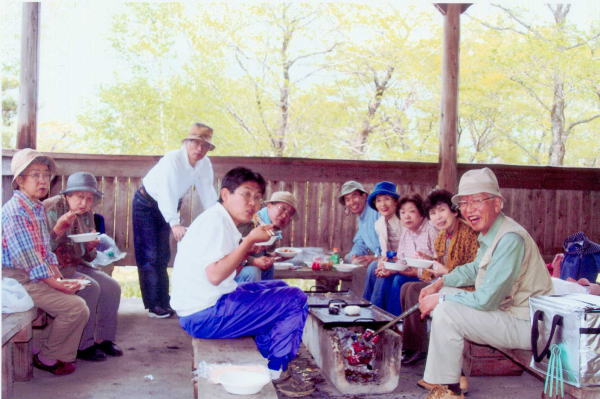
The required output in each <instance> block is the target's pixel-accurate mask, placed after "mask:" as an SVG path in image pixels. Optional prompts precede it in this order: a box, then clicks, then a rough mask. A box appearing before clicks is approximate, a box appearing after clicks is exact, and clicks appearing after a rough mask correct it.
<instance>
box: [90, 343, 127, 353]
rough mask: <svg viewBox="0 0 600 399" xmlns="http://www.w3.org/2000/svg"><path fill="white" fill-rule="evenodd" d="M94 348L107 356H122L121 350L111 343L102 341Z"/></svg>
mask: <svg viewBox="0 0 600 399" xmlns="http://www.w3.org/2000/svg"><path fill="white" fill-rule="evenodd" d="M96 347H97V348H98V349H100V350H101V351H102V352H104V353H105V354H107V355H108V356H123V350H122V349H121V348H119V346H118V345H117V344H115V343H114V342H112V341H102V342H101V343H99V344H96Z"/></svg>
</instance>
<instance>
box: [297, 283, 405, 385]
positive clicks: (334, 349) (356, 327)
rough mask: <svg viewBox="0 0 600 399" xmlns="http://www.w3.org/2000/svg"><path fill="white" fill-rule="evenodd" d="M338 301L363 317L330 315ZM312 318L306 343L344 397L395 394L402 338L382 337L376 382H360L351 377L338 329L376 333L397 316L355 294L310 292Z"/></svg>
mask: <svg viewBox="0 0 600 399" xmlns="http://www.w3.org/2000/svg"><path fill="white" fill-rule="evenodd" d="M332 301H333V302H337V303H342V304H344V303H345V304H347V305H357V306H359V307H360V314H359V315H357V316H347V315H346V314H344V312H343V306H342V311H341V312H340V313H339V314H338V315H334V314H330V313H329V303H330V302H332ZM308 305H309V315H308V318H307V321H306V326H305V328H304V335H303V338H302V339H303V342H304V344H305V346H306V347H307V349H308V350H309V352H310V353H311V355H312V356H313V358H314V359H315V362H316V363H317V365H318V366H319V367H320V369H321V371H322V373H323V375H324V376H325V378H326V379H327V380H328V381H329V382H330V383H331V384H332V385H333V386H335V387H336V388H337V389H338V390H339V391H340V392H341V393H343V394H367V393H371V394H376V393H388V392H392V391H393V390H394V389H395V388H396V386H397V385H398V381H399V376H400V356H401V352H402V336H401V335H400V334H398V333H397V332H395V331H393V330H385V331H383V332H382V333H381V334H380V341H379V342H378V344H377V346H376V351H375V356H374V361H373V366H374V367H373V370H374V372H375V373H376V375H377V378H376V379H375V380H371V381H368V382H365V381H360V380H357V379H356V378H353V377H354V376H352V375H349V374H350V373H349V370H348V364H347V362H346V360H345V359H344V354H343V353H342V343H341V342H340V340H339V337H338V335H337V334H336V333H335V330H334V329H335V328H338V327H342V328H346V329H348V330H350V331H353V332H357V333H362V332H363V331H364V330H365V329H367V328H370V329H373V330H376V329H377V328H379V327H381V326H383V325H384V324H386V323H387V322H388V321H390V320H392V319H393V318H394V316H393V315H392V314H390V313H388V312H386V311H384V310H383V309H381V308H379V307H377V306H375V305H372V304H371V303H369V302H368V301H366V300H365V299H363V298H360V297H358V296H356V295H354V294H353V293H349V292H346V293H309V294H308Z"/></svg>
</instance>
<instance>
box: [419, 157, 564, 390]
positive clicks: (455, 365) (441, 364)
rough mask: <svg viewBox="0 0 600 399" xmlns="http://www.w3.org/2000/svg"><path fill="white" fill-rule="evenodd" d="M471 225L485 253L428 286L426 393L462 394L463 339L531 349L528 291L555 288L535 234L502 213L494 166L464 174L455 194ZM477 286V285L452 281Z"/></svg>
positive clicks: (423, 300) (423, 302)
mask: <svg viewBox="0 0 600 399" xmlns="http://www.w3.org/2000/svg"><path fill="white" fill-rule="evenodd" d="M452 201H453V202H454V203H455V204H457V205H458V207H459V208H460V211H461V213H462V215H463V216H464V218H465V219H466V220H467V221H468V222H469V223H470V225H471V227H472V228H473V230H475V231H476V232H478V233H479V236H478V242H479V252H478V253H477V257H476V258H475V260H474V261H473V262H471V263H467V264H465V265H461V266H458V267H456V268H455V269H454V270H453V271H452V272H450V273H448V274H447V275H445V276H444V277H443V278H441V279H440V280H438V281H436V282H435V283H433V284H431V285H430V286H428V287H426V288H423V290H422V291H421V294H420V296H419V303H420V310H421V317H425V316H427V315H428V314H431V317H432V319H433V320H432V324H431V336H430V340H429V351H428V354H427V364H426V366H425V375H424V377H423V379H422V380H420V381H419V382H418V385H419V386H421V387H423V388H426V389H430V390H431V392H430V394H429V396H428V398H437V399H440V398H463V397H464V395H463V393H462V392H461V390H460V387H459V378H460V374H461V369H462V353H463V347H464V340H465V339H468V340H469V341H472V342H475V343H478V344H482V345H491V346H494V347H499V348H518V349H531V342H530V325H531V324H530V319H529V305H528V302H529V297H531V296H537V295H547V294H549V293H550V292H551V291H552V283H551V280H550V275H549V273H548V271H547V269H546V266H545V264H544V260H543V259H542V256H541V255H540V251H539V249H538V247H537V245H536V243H535V241H534V240H533V239H532V238H531V236H530V235H529V233H527V231H526V230H525V229H524V228H523V227H522V226H521V225H519V224H518V223H517V222H516V221H514V220H513V219H511V218H509V217H508V216H506V215H504V213H502V206H503V202H504V199H503V197H502V194H501V193H500V188H499V186H498V180H497V179H496V176H495V175H494V172H492V171H491V170H490V169H489V168H483V169H474V170H470V171H468V172H465V174H463V176H462V178H461V179H460V183H459V186H458V193H457V194H456V195H455V196H454V197H453V198H452ZM470 285H474V286H475V291H472V292H469V291H463V290H458V289H456V288H453V287H463V286H470Z"/></svg>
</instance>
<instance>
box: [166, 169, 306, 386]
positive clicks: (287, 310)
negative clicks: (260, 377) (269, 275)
mask: <svg viewBox="0 0 600 399" xmlns="http://www.w3.org/2000/svg"><path fill="white" fill-rule="evenodd" d="M265 186H266V183H265V180H264V179H263V177H262V176H261V175H260V174H258V173H255V172H253V171H251V170H249V169H246V168H242V167H238V168H235V169H232V170H230V171H229V172H228V173H227V174H226V175H225V177H224V178H223V182H222V186H221V190H220V199H219V202H218V203H216V204H215V205H213V206H211V207H210V208H208V209H207V210H206V211H205V212H203V213H202V214H200V215H199V216H198V217H197V218H196V220H194V222H193V223H192V224H191V225H190V227H189V229H188V231H187V233H186V235H185V236H184V237H183V239H182V240H181V241H180V242H179V244H178V248H177V256H176V257H175V265H174V271H173V293H172V294H173V295H172V299H171V304H172V306H173V308H174V309H175V310H176V312H177V315H178V316H179V317H180V319H179V324H180V325H181V327H182V328H183V329H184V330H185V331H186V332H187V333H188V334H190V335H191V336H192V337H195V338H234V337H243V336H253V337H254V338H255V341H256V346H257V347H258V349H259V351H260V353H261V354H262V355H263V356H264V357H265V358H266V359H268V367H269V369H270V370H271V371H272V375H273V376H274V377H275V378H276V377H278V375H279V373H280V372H281V370H286V369H287V365H288V363H289V362H290V361H291V360H292V359H293V358H294V357H295V356H296V353H297V351H298V348H299V346H300V343H301V340H302V330H303V329H304V323H305V321H306V316H307V313H308V308H307V305H306V300H307V298H306V295H305V294H304V293H303V292H302V291H301V290H300V289H299V288H296V287H289V286H288V285H287V284H286V283H285V282H283V281H280V280H265V281H257V282H248V283H243V284H238V283H236V282H235V280H234V278H235V276H236V271H238V270H239V268H240V265H241V263H242V261H243V260H244V259H245V258H246V256H247V255H248V253H249V252H250V251H251V250H252V247H253V246H254V244H255V243H257V242H262V241H267V240H268V239H269V238H270V236H271V235H272V234H274V233H273V225H261V226H257V227H255V228H254V229H252V231H250V233H248V235H247V236H245V237H244V238H242V235H241V233H240V232H239V231H238V229H237V226H238V225H240V224H242V223H248V222H250V220H251V219H252V217H253V215H254V214H255V213H256V211H257V210H258V209H259V207H260V204H261V202H262V198H263V195H264V192H265Z"/></svg>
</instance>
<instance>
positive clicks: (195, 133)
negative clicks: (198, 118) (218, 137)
mask: <svg viewBox="0 0 600 399" xmlns="http://www.w3.org/2000/svg"><path fill="white" fill-rule="evenodd" d="M212 135H213V130H212V128H210V127H208V126H206V125H203V124H201V123H196V124H193V125H192V127H191V128H190V132H189V133H188V135H187V136H186V137H185V138H184V139H183V140H181V142H184V141H186V140H201V141H204V142H205V143H207V144H208V145H209V146H210V148H209V151H212V150H214V149H215V148H216V147H215V145H214V144H213V143H212Z"/></svg>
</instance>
